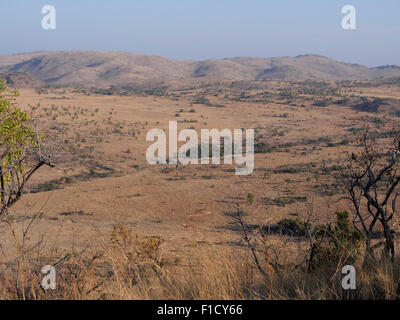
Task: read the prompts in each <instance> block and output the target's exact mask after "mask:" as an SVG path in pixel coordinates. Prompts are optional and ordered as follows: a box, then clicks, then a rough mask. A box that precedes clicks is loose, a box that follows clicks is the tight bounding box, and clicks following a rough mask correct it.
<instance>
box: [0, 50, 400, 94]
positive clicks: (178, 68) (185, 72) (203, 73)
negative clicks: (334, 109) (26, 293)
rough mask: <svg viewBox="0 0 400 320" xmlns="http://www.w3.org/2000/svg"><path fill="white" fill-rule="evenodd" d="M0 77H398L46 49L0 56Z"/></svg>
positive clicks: (376, 71)
mask: <svg viewBox="0 0 400 320" xmlns="http://www.w3.org/2000/svg"><path fill="white" fill-rule="evenodd" d="M0 73H8V74H15V73H18V74H21V73H23V74H27V75H31V76H32V77H34V78H36V79H37V80H38V81H42V82H43V83H46V84H52V85H73V86H86V87H99V88H108V87H111V86H116V87H124V86H125V87H132V86H133V87H134V86H143V85H146V84H147V83H149V84H150V83H152V84H154V83H163V82H166V81H168V80H193V79H204V80H267V79H277V80H306V79H311V80H370V79H377V78H381V77H396V76H397V77H398V76H400V67H399V66H382V67H376V68H368V67H366V66H362V65H357V64H349V63H343V62H338V61H334V60H332V59H329V58H326V57H323V56H318V55H300V56H297V57H294V58H292V57H282V58H265V59H264V58H229V59H220V60H206V61H184V60H170V59H166V58H163V57H159V56H153V55H139V54H133V53H122V52H100V51H50V52H36V53H25V54H15V55H7V56H4V55H0Z"/></svg>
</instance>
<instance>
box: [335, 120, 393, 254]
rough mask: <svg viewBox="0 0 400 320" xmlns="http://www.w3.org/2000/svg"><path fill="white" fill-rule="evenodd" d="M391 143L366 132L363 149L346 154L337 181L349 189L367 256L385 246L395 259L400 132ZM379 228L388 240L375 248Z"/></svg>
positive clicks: (362, 136)
mask: <svg viewBox="0 0 400 320" xmlns="http://www.w3.org/2000/svg"><path fill="white" fill-rule="evenodd" d="M390 137H391V139H392V141H391V142H390V143H387V142H385V141H384V140H378V139H377V134H376V133H372V132H370V131H369V130H368V128H366V129H365V131H364V132H363V133H362V135H361V136H360V137H359V141H358V142H359V145H360V146H361V150H360V151H359V152H357V153H356V152H353V153H351V154H350V153H348V154H346V157H345V159H344V161H343V162H342V163H341V164H340V166H339V168H340V169H339V174H337V175H336V178H337V179H338V180H339V182H340V183H341V184H342V185H343V186H344V188H345V190H346V199H348V200H350V202H351V204H352V208H353V211H354V213H355V215H354V220H353V224H354V227H355V228H356V230H357V231H359V232H360V233H361V234H362V235H363V237H364V240H365V244H366V249H367V253H368V254H369V255H371V254H373V251H374V249H376V248H377V247H379V246H381V245H384V246H385V252H386V253H387V254H388V256H390V258H391V260H392V261H393V260H394V257H395V242H394V230H393V223H392V221H393V217H394V216H395V214H396V212H397V211H396V210H397V207H396V203H397V198H398V196H399V193H400V191H399V183H400V172H399V169H400V162H399V159H400V131H398V130H393V131H392V132H391V134H390ZM379 226H380V227H381V230H382V231H383V235H384V239H385V240H384V241H383V242H380V243H378V244H375V245H374V246H373V245H372V243H371V241H372V238H373V235H374V233H376V231H377V230H378V228H379Z"/></svg>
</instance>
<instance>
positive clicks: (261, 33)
mask: <svg viewBox="0 0 400 320" xmlns="http://www.w3.org/2000/svg"><path fill="white" fill-rule="evenodd" d="M45 5H53V6H54V7H55V8H56V29H55V30H44V29H42V23H41V21H42V18H43V16H44V15H43V14H42V12H41V11H42V7H43V6H45ZM344 5H353V6H354V7H355V8H356V30H344V29H343V28H342V26H341V20H342V18H343V14H342V12H341V9H342V7H343V6H344ZM44 50H102V51H124V52H133V53H140V54H154V55H160V56H164V57H167V58H171V59H185V60H206V59H217V58H229V57H265V58H267V57H279V56H297V55H299V54H319V55H324V56H327V57H330V58H332V59H335V60H339V61H344V62H350V63H359V64H364V65H368V66H378V65H387V64H397V65H400V54H399V53H400V1H399V0H345V1H342V0H107V1H106V0H46V1H42V0H1V1H0V54H12V53H23V52H34V51H44Z"/></svg>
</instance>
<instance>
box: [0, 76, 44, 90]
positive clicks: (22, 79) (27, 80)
mask: <svg viewBox="0 0 400 320" xmlns="http://www.w3.org/2000/svg"><path fill="white" fill-rule="evenodd" d="M0 79H5V80H6V81H7V83H8V84H9V85H10V86H11V87H13V88H38V87H42V86H44V85H46V83H45V82H43V81H41V80H39V79H37V78H35V77H34V76H32V75H30V74H27V73H19V72H6V73H1V72H0Z"/></svg>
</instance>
